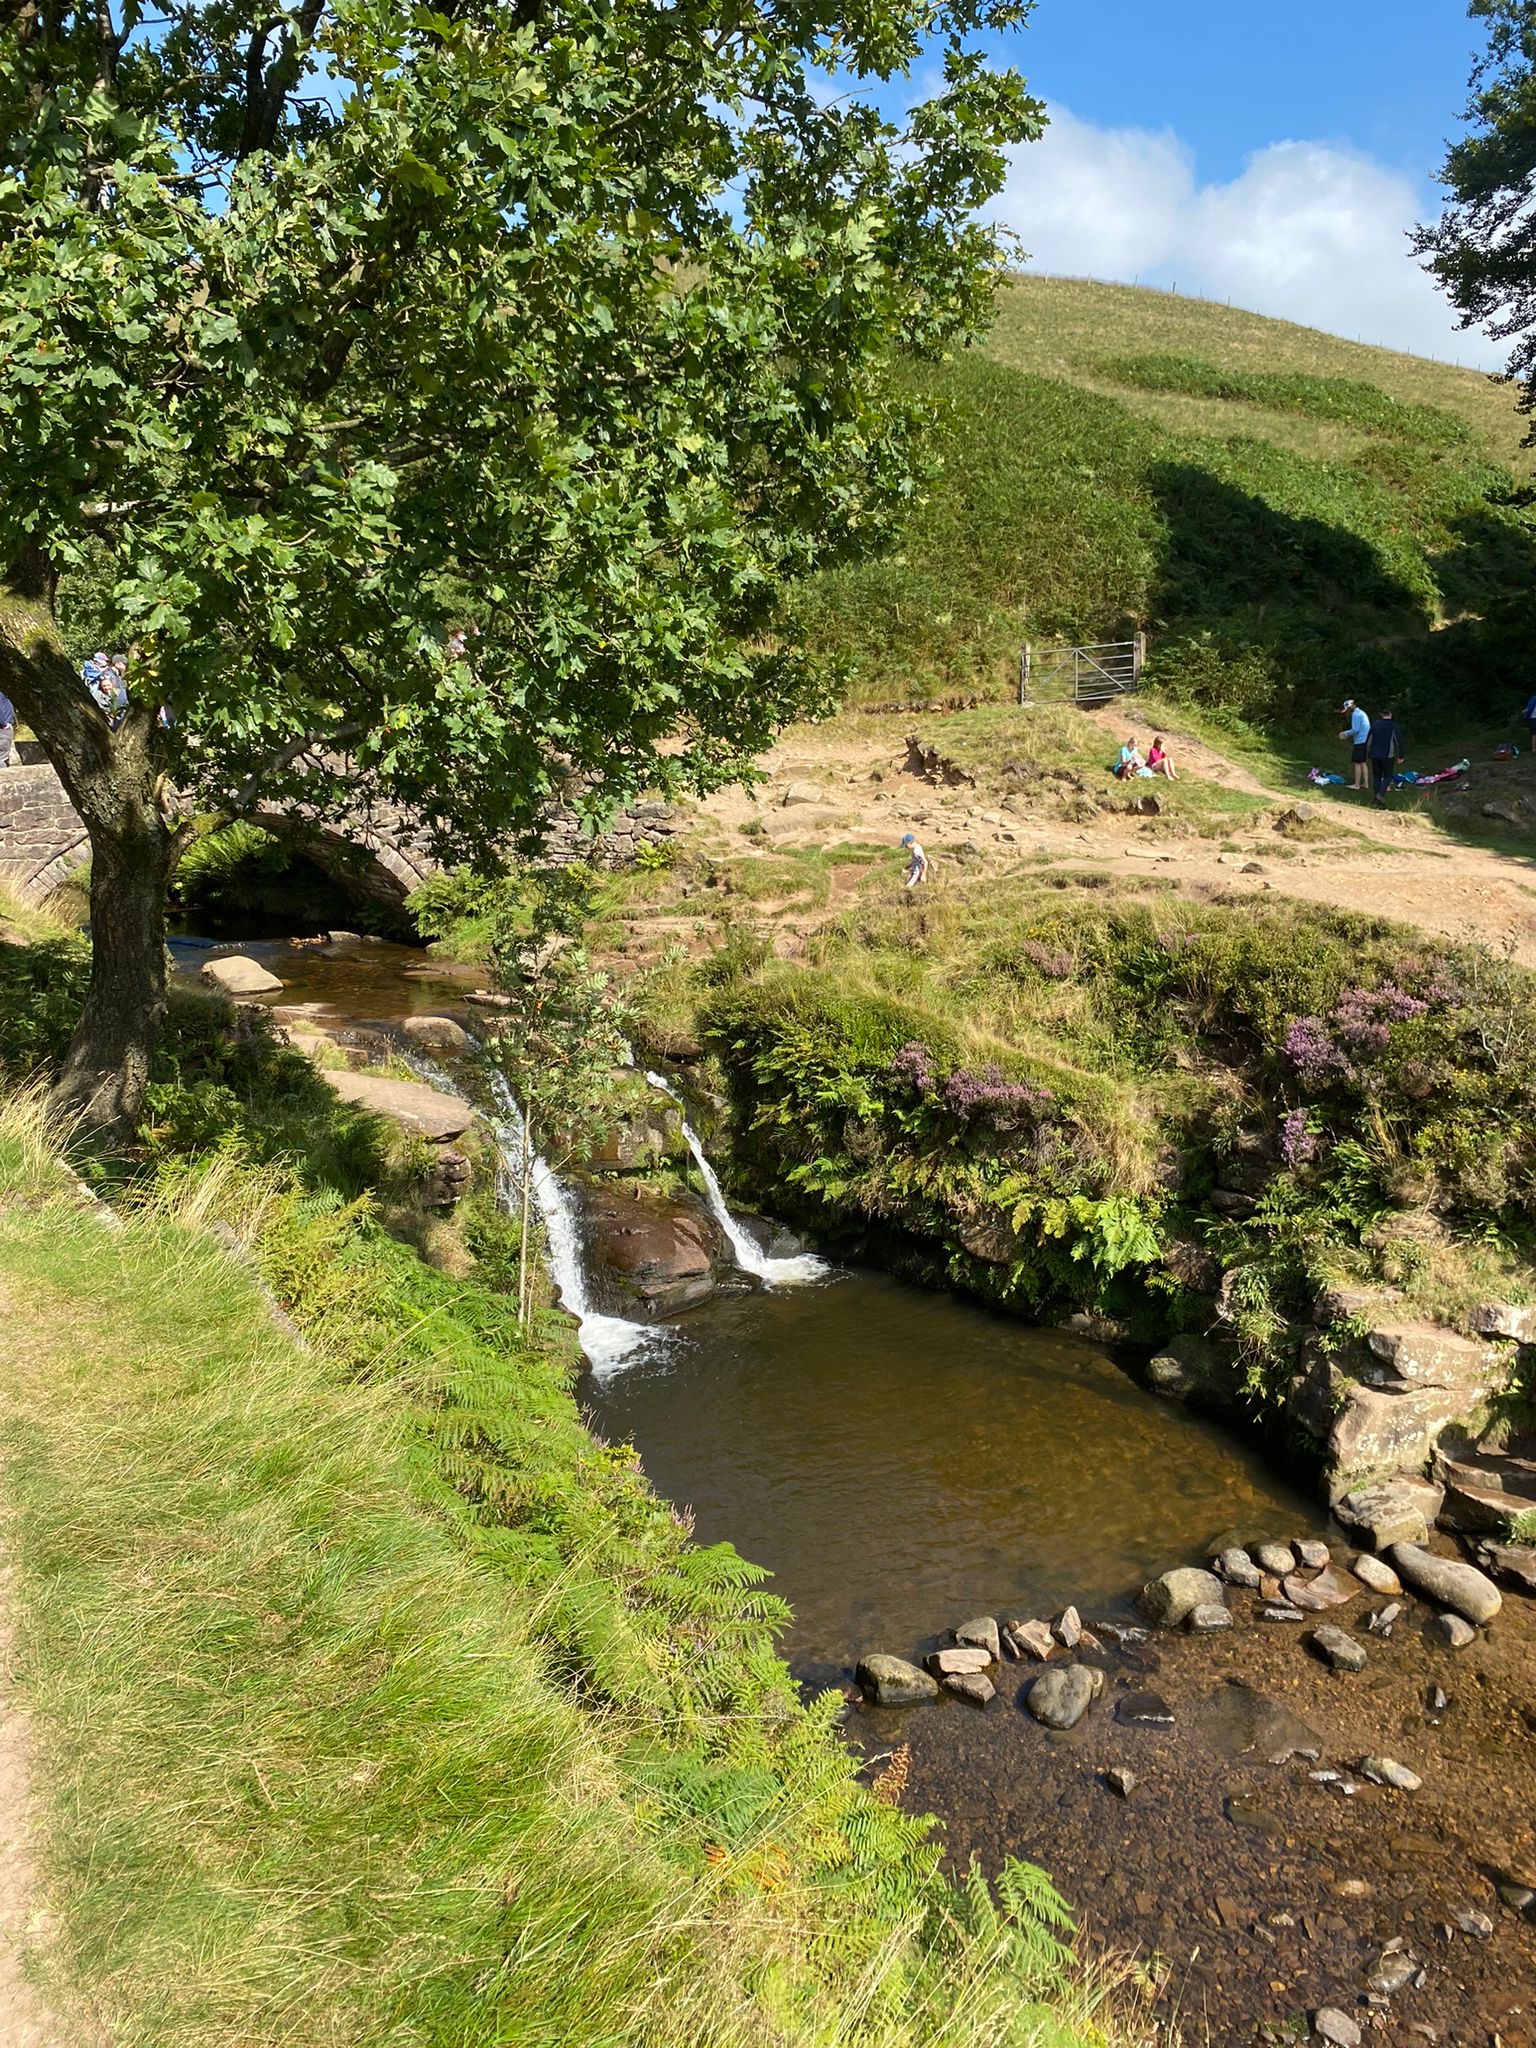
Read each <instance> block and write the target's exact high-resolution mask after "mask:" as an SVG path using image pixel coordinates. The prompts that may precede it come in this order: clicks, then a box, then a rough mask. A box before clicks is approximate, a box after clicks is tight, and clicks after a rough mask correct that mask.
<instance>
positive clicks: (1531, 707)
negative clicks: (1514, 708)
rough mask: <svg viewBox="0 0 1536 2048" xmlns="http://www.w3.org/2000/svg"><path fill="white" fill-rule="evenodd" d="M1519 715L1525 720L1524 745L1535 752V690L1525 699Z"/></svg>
mask: <svg viewBox="0 0 1536 2048" xmlns="http://www.w3.org/2000/svg"><path fill="white" fill-rule="evenodd" d="M1520 716H1521V717H1522V718H1523V719H1524V720H1525V737H1526V745H1527V746H1528V747H1529V748H1530V750H1531V752H1532V753H1533V754H1536V690H1532V692H1531V694H1530V696H1529V697H1527V698H1526V700H1525V709H1524V710H1523V711H1522V712H1521V714H1520Z"/></svg>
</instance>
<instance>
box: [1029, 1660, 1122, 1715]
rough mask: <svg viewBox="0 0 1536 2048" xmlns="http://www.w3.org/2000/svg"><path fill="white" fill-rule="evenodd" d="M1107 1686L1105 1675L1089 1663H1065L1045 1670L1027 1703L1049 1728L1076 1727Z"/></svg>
mask: <svg viewBox="0 0 1536 2048" xmlns="http://www.w3.org/2000/svg"><path fill="white" fill-rule="evenodd" d="M1103 1689H1104V1674H1103V1672H1102V1671H1095V1670H1093V1669H1092V1668H1091V1667H1090V1666H1089V1665H1087V1664H1062V1665H1059V1666H1058V1667H1057V1668H1056V1669H1055V1670H1052V1671H1042V1672H1041V1674H1040V1676H1039V1677H1038V1678H1037V1679H1036V1680H1035V1682H1034V1683H1033V1685H1031V1687H1030V1688H1029V1694H1028V1698H1027V1702H1026V1704H1027V1705H1028V1707H1029V1711H1030V1712H1031V1713H1032V1714H1033V1715H1034V1717H1035V1719H1036V1720H1037V1721H1039V1722H1042V1723H1043V1724H1044V1725H1045V1726H1046V1727H1047V1728H1061V1729H1066V1728H1075V1727H1076V1726H1077V1724H1078V1722H1079V1721H1081V1719H1082V1718H1083V1716H1084V1714H1086V1713H1087V1711H1088V1709H1089V1707H1090V1705H1091V1704H1092V1702H1093V1701H1094V1699H1095V1698H1096V1697H1097V1695H1098V1694H1099V1693H1101V1692H1102V1691H1103Z"/></svg>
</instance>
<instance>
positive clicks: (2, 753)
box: [0, 690, 16, 768]
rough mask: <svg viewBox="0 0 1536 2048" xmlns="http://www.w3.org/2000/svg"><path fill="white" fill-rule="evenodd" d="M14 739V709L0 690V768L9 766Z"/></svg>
mask: <svg viewBox="0 0 1536 2048" xmlns="http://www.w3.org/2000/svg"><path fill="white" fill-rule="evenodd" d="M15 739H16V707H15V705H14V704H13V703H12V702H11V700H10V698H9V697H7V695H6V694H5V692H4V690H0V768H9V767H10V765H11V748H12V746H13V745H14V743H15Z"/></svg>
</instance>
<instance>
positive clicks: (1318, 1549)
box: [1291, 1537, 1328, 1571]
mask: <svg viewBox="0 0 1536 2048" xmlns="http://www.w3.org/2000/svg"><path fill="white" fill-rule="evenodd" d="M1291 1548H1292V1550H1294V1551H1295V1553H1296V1556H1297V1558H1298V1559H1299V1561H1300V1562H1301V1563H1302V1564H1304V1565H1307V1566H1309V1567H1310V1568H1311V1569H1312V1570H1313V1571H1321V1570H1322V1568H1323V1566H1324V1565H1325V1564H1327V1562H1328V1546H1327V1544H1326V1543H1319V1542H1318V1541H1317V1540H1316V1538H1315V1537H1314V1538H1302V1539H1301V1540H1299V1541H1298V1542H1295V1543H1293V1544H1292V1545H1291Z"/></svg>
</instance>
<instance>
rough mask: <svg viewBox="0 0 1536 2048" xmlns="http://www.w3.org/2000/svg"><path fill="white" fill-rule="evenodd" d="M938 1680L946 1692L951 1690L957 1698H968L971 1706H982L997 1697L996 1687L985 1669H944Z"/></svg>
mask: <svg viewBox="0 0 1536 2048" xmlns="http://www.w3.org/2000/svg"><path fill="white" fill-rule="evenodd" d="M939 1682H940V1684H941V1685H942V1686H943V1688H944V1690H945V1691H946V1692H952V1693H953V1694H954V1696H955V1698H956V1699H957V1700H969V1701H970V1703H971V1705H972V1706H973V1707H984V1706H986V1704H987V1702H988V1701H989V1700H994V1699H996V1697H997V1687H996V1686H995V1685H994V1684H993V1683H992V1681H991V1679H990V1678H988V1676H987V1674H986V1673H985V1671H946V1672H945V1674H944V1676H943V1678H942V1679H941V1680H940V1681H939Z"/></svg>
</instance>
